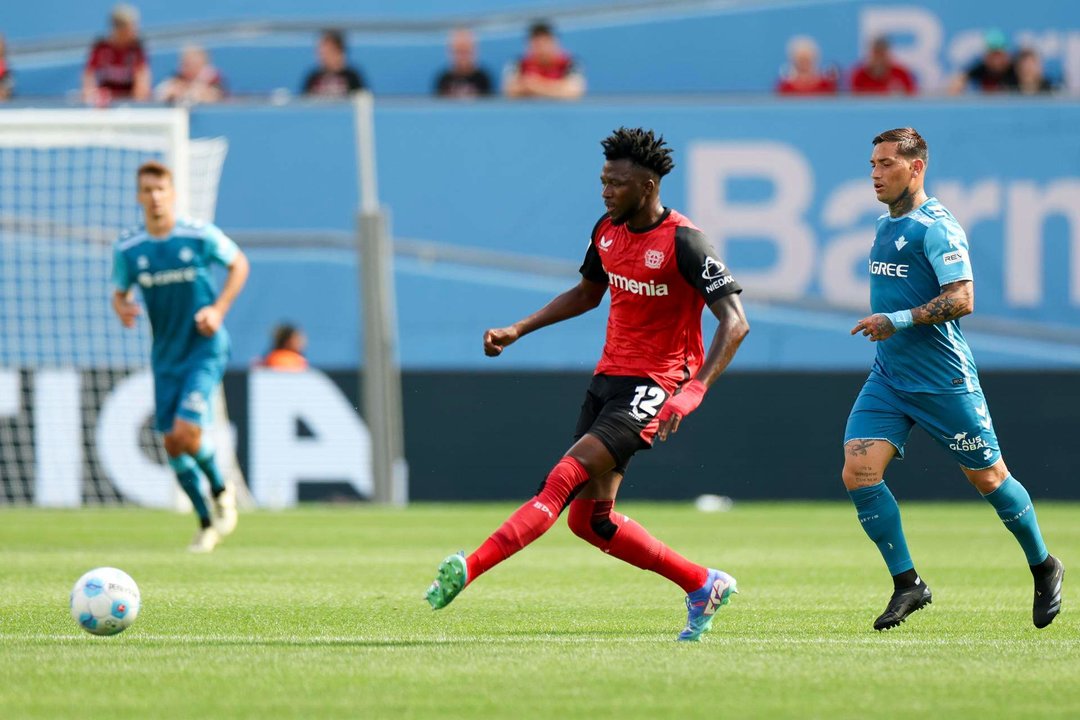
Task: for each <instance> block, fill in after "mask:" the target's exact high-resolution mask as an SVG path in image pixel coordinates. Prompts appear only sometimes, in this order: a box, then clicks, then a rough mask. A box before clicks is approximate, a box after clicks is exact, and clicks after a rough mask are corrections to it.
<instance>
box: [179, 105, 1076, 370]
mask: <svg viewBox="0 0 1080 720" xmlns="http://www.w3.org/2000/svg"><path fill="white" fill-rule="evenodd" d="M1078 123H1080V104H1077V103H1075V102H1068V101H1063V100H1030V101H1020V100H1008V99H1002V100H997V101H993V100H980V101H956V102H946V101H919V102H897V101H885V102H869V101H856V100H845V101H833V102H823V101H809V102H801V103H794V104H793V103H783V102H779V101H760V102H755V103H716V102H708V103H706V102H693V101H681V102H680V101H670V102H665V103H649V104H633V103H608V102H587V103H582V104H577V105H572V106H565V105H553V104H527V105H523V104H509V103H501V102H500V103H492V104H483V105H463V106H446V105H443V104H439V103H434V102H429V101H418V102H401V103H392V102H384V103H380V104H379V106H378V110H377V113H376V137H377V160H378V167H379V192H380V197H381V199H382V201H383V202H384V203H385V205H386V206H387V207H388V208H389V210H390V212H391V213H392V230H393V233H394V235H395V236H396V237H397V238H399V239H409V240H421V241H427V242H433V243H438V244H440V246H442V247H446V248H458V249H463V248H464V249H479V250H484V251H497V252H499V253H503V254H511V255H517V256H520V257H524V258H526V259H527V258H540V259H544V260H548V261H553V262H561V263H563V266H564V267H566V268H568V270H567V272H566V273H565V274H564V275H557V276H553V275H550V274H549V275H540V274H536V273H530V272H523V271H521V270H520V268H519V269H517V270H515V269H513V268H509V269H500V270H496V269H490V268H482V267H476V266H471V265H469V264H468V263H466V262H463V263H454V262H439V263H432V262H426V261H424V260H423V259H422V258H416V257H406V256H400V255H399V257H398V259H397V263H396V266H395V269H396V281H397V289H398V314H399V321H400V326H401V347H400V353H401V362H402V365H403V366H404V367H405V368H406V369H410V370H411V369H475V370H519V369H530V370H532V369H544V370H577V371H582V372H586V371H588V370H589V369H590V368H591V367H592V364H593V363H594V362H595V359H596V357H597V356H598V353H599V349H600V346H601V343H602V339H603V328H604V315H605V313H604V312H603V311H602V310H601V311H597V312H594V313H590V314H589V315H586V316H584V317H582V318H579V319H576V320H573V321H570V322H567V323H565V324H563V325H561V326H558V327H555V328H550V329H547V330H545V331H544V332H543V333H541V334H539V335H537V336H534V337H530V338H528V339H527V340H526V341H524V342H522V343H521V344H520V345H518V346H515V347H514V348H513V349H512V351H511V352H508V353H507V354H506V355H504V356H503V357H500V358H499V359H498V360H491V359H488V358H484V357H483V356H482V355H481V353H480V352H479V348H480V343H479V338H480V334H481V332H482V331H483V329H484V328H486V327H490V326H493V325H502V324H505V323H507V322H511V321H513V320H515V319H517V318H518V317H520V316H522V315H524V314H526V313H528V312H531V311H532V310H534V309H535V308H536V307H538V306H539V305H540V304H542V303H543V302H545V301H546V300H547V299H548V298H550V297H551V296H552V295H553V294H555V293H557V292H559V291H561V290H562V289H564V288H565V287H567V286H568V285H569V284H570V283H573V282H575V278H574V269H575V268H576V266H577V263H578V262H580V259H581V257H582V254H583V251H584V247H585V244H586V242H587V238H588V232H589V230H590V229H591V228H592V226H593V224H594V222H595V221H596V219H597V217H598V216H599V214H600V213H601V212H602V209H603V208H602V205H601V203H600V198H599V186H598V183H597V176H598V173H599V169H600V166H601V161H602V157H601V155H600V149H599V144H598V141H599V139H600V138H602V137H603V136H604V135H606V134H607V133H608V132H610V130H611V129H612V128H614V127H617V126H619V125H621V124H642V125H647V126H650V127H654V128H656V129H657V130H659V131H661V132H663V133H664V135H665V136H666V137H667V138H668V139H669V140H670V141H671V142H672V144H673V145H674V147H675V148H676V159H677V162H678V165H677V167H676V169H675V171H674V172H673V173H672V174H671V175H670V176H669V177H668V178H666V179H665V181H664V187H663V197H664V200H665V202H666V203H667V204H669V205H671V206H673V207H676V208H679V209H680V210H682V211H684V212H687V213H688V214H689V215H690V216H691V217H692V218H694V219H695V221H696V222H697V223H698V224H699V225H700V226H701V227H702V228H703V229H704V230H705V232H706V233H707V234H708V235H709V236H710V237H711V238H712V239H713V241H714V242H716V243H717V244H718V246H719V247H720V249H721V252H722V255H723V257H724V259H725V261H726V262H728V263H729V264H730V265H731V266H732V267H733V268H735V271H736V273H737V275H738V276H739V278H740V281H742V282H743V284H744V286H746V287H747V293H746V295H745V299H746V302H747V304H748V306H749V314H750V319H751V322H752V323H753V326H754V331H753V332H754V334H753V336H752V338H751V340H750V341H749V342H748V343H747V344H746V346H745V347H744V349H743V350H742V351H741V352H740V354H739V357H738V358H736V362H735V366H734V368H735V369H741V370H800V369H832V370H837V369H849V370H855V369H861V368H865V367H868V366H869V364H870V361H871V358H872V353H873V348H872V347H871V346H870V344H869V343H864V342H862V341H860V340H858V339H854V338H851V337H850V336H849V335H848V330H849V329H850V327H851V326H852V325H853V324H854V321H855V320H857V319H858V318H859V317H861V313H862V312H863V311H864V310H865V308H866V305H867V290H866V286H865V282H866V278H865V264H866V257H867V252H868V248H869V245H870V241H871V239H872V237H873V227H874V221H875V219H876V218H877V216H878V215H879V214H880V212H881V211H882V209H883V208H882V206H881V205H880V204H879V203H877V202H876V200H875V199H874V196H873V193H872V189H871V187H870V183H869V179H868V165H867V160H868V157H869V152H870V149H871V145H870V139H871V138H872V137H873V136H874V135H875V134H876V133H877V132H879V131H880V130H883V129H885V128H889V127H895V126H898V125H908V124H911V125H914V126H916V127H918V128H919V129H920V130H921V131H922V132H923V133H924V135H925V136H926V137H927V138H928V140H929V142H930V146H931V168H930V173H929V180H928V186H927V187H928V190H929V191H930V192H931V193H934V194H936V195H938V196H939V197H940V198H941V199H942V200H943V201H944V202H945V203H946V204H947V205H948V206H949V207H950V208H951V209H952V210H953V212H954V213H956V215H957V216H958V217H959V218H960V220H961V222H962V223H963V224H964V226H965V227H966V229H967V231H968V235H969V237H970V240H971V246H972V255H973V259H974V265H975V276H976V282H977V312H976V315H975V316H974V317H973V318H972V319H971V321H970V323H969V322H967V321H965V329H966V331H967V332H968V335H969V339H970V340H971V342H972V344H973V346H974V348H975V352H976V357H977V359H978V360H979V362H980V365H981V366H982V367H983V368H984V369H1018V368H1059V369H1068V368H1076V367H1077V366H1078V364H1080V346H1078V331H1080V169H1078V168H1080V135H1078V134H1077V133H1076V132H1075V128H1076V127H1077V126H1078ZM192 129H193V133H194V134H195V135H199V136H210V135H225V136H226V137H228V138H229V140H230V154H229V158H228V160H227V162H226V166H225V171H224V176H223V178H222V184H221V192H220V199H219V204H218V221H219V224H220V225H221V226H222V227H223V228H225V230H226V231H228V232H232V233H235V234H237V235H238V236H243V237H245V238H255V239H260V238H262V237H264V236H265V237H267V238H270V237H280V236H281V235H282V234H283V233H284V234H287V235H289V236H290V237H291V238H292V242H293V247H292V248H290V249H278V248H270V247H266V243H258V246H257V247H253V248H251V250H250V252H251V255H252V258H253V261H254V264H255V272H254V273H253V276H252V279H251V282H250V286H249V288H248V290H247V291H246V292H245V293H244V295H243V296H242V297H241V298H240V300H239V301H238V302H237V304H236V307H235V309H234V311H233V313H232V315H231V316H230V325H231V326H232V332H233V337H234V343H235V352H234V358H233V361H234V366H238V367H240V366H245V365H247V364H249V363H250V362H251V361H252V360H253V359H255V358H256V357H257V356H258V355H259V354H260V353H262V352H263V351H264V350H265V348H266V342H267V337H268V333H269V328H270V327H271V325H273V324H274V323H275V322H276V321H278V320H280V319H286V318H287V319H291V320H294V321H296V322H299V323H300V324H302V325H304V326H305V327H306V328H307V329H308V331H309V334H310V337H311V345H310V354H311V359H312V361H313V363H314V364H316V365H317V366H319V367H324V368H348V367H355V366H356V365H357V364H358V358H359V353H358V348H359V347H360V338H359V337H358V335H357V332H358V331H357V328H358V325H359V322H358V317H357V304H358V301H357V285H356V282H357V281H356V278H357V269H356V258H355V254H354V253H353V252H351V251H349V250H348V249H340V248H339V249H332V248H322V247H318V246H316V244H315V243H314V242H313V243H311V244H310V245H309V244H307V243H306V238H307V237H308V236H311V237H315V236H317V235H318V234H319V233H339V234H341V235H342V236H344V235H345V234H347V233H351V232H353V229H354V227H355V219H354V216H353V213H354V208H355V203H356V197H357V180H356V173H355V168H354V162H353V156H354V152H355V147H354V129H353V119H352V110H351V107H349V106H347V105H312V106H290V107H286V108H273V107H256V108H224V107H223V108H212V109H200V110H197V111H196V112H195V113H194V115H193V117H192ZM283 289H284V290H283Z"/></svg>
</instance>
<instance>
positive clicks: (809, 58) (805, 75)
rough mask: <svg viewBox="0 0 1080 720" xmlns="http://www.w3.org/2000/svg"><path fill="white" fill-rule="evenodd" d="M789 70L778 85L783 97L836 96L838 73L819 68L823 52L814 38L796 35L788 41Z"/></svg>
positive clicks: (777, 89)
mask: <svg viewBox="0 0 1080 720" xmlns="http://www.w3.org/2000/svg"><path fill="white" fill-rule="evenodd" d="M787 51H788V70H787V73H786V74H785V75H784V76H783V77H782V78H780V82H778V83H777V84H776V92H778V93H779V94H781V95H835V94H836V73H835V72H824V71H822V70H821V69H820V68H819V67H818V59H819V58H820V56H821V52H820V51H819V50H818V46H817V43H816V42H814V40H813V38H810V37H807V36H805V35H796V36H795V37H793V38H791V40H789V41H788V46H787Z"/></svg>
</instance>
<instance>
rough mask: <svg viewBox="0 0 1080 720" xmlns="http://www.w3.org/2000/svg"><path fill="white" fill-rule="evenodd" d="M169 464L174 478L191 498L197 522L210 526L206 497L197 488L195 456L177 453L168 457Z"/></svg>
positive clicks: (197, 478)
mask: <svg viewBox="0 0 1080 720" xmlns="http://www.w3.org/2000/svg"><path fill="white" fill-rule="evenodd" d="M169 466H170V467H171V468H172V469H173V472H175V473H176V479H177V480H178V481H179V482H180V487H182V488H183V489H184V494H185V495H187V496H188V497H189V498H190V499H191V504H192V505H194V506H195V513H196V514H197V515H198V516H199V522H200V524H201V525H202V526H203V527H209V526H210V510H209V508H207V507H206V498H204V497H203V494H202V490H200V489H199V480H200V479H201V478H200V477H199V471H198V470H197V469H196V465H195V458H193V457H191V456H190V455H179V456H177V457H171V458H169Z"/></svg>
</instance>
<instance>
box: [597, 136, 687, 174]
mask: <svg viewBox="0 0 1080 720" xmlns="http://www.w3.org/2000/svg"><path fill="white" fill-rule="evenodd" d="M600 144H601V145H602V146H603V148H604V157H605V158H607V159H608V160H629V161H630V162H632V163H634V164H635V165H638V166H640V167H643V168H645V169H646V170H651V171H652V172H654V173H656V174H657V175H659V176H660V177H664V176H665V175H667V174H668V173H669V172H671V169H672V168H673V167H675V161H674V160H672V159H671V153H672V150H671V148H670V147H668V146H667V143H665V142H664V137H663V136H662V135H661V136H660V137H656V135H655V134H654V133H653V131H652V130H646V129H644V128H625V127H621V128H619V129H618V130H616V131H615V132H613V133H611V135H609V136H608V137H606V138H604V139H603V140H601V141H600Z"/></svg>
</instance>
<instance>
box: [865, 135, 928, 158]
mask: <svg viewBox="0 0 1080 720" xmlns="http://www.w3.org/2000/svg"><path fill="white" fill-rule="evenodd" d="M883 142H894V143H896V152H897V154H899V155H900V156H901V157H906V158H909V159H911V158H918V159H920V160H922V161H923V162H927V161H928V160H929V159H930V148H929V147H927V145H926V141H925V140H923V136H922V135H920V134H919V132H918V131H917V130H916V129H915V128H912V127H904V128H893V129H892V130H886V131H885V132H883V133H881V134H880V135H878V136H877V137H875V138H874V145H880V144H881V143H883Z"/></svg>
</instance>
